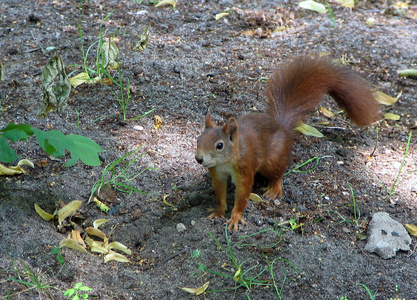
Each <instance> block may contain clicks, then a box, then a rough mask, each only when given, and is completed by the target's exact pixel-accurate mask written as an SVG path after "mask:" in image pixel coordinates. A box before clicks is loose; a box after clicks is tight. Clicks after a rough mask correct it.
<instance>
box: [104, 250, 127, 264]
mask: <svg viewBox="0 0 417 300" xmlns="http://www.w3.org/2000/svg"><path fill="white" fill-rule="evenodd" d="M111 260H115V261H118V262H130V260H128V259H127V258H126V257H125V256H124V255H122V254H119V253H116V252H112V253H109V254H107V255H106V256H104V262H108V261H111Z"/></svg>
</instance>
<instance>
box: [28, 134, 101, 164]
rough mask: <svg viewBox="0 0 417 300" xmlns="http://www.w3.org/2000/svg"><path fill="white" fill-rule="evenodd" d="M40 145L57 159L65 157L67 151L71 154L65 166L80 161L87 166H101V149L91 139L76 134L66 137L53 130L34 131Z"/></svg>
mask: <svg viewBox="0 0 417 300" xmlns="http://www.w3.org/2000/svg"><path fill="white" fill-rule="evenodd" d="M33 130H34V132H35V134H36V138H37V139H38V142H39V145H40V146H41V147H42V149H44V150H45V151H46V152H47V153H48V154H52V155H54V156H55V157H61V156H64V155H65V150H68V151H69V152H70V153H71V159H70V160H69V161H68V162H67V163H66V164H65V166H66V167H71V166H73V165H74V164H75V163H76V162H77V161H78V160H79V159H80V160H81V161H82V162H83V163H84V164H86V165H89V166H99V165H100V159H99V157H98V153H99V152H101V151H102V149H101V147H100V146H99V145H98V144H97V143H96V142H94V141H92V140H91V139H89V138H87V137H85V136H82V135H76V134H69V135H64V134H63V133H62V132H61V131H58V130H51V131H46V132H43V131H41V130H39V129H35V128H34V129H33Z"/></svg>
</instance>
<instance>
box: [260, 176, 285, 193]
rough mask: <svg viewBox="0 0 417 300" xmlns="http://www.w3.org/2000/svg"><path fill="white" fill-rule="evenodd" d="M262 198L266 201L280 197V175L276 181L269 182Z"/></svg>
mask: <svg viewBox="0 0 417 300" xmlns="http://www.w3.org/2000/svg"><path fill="white" fill-rule="evenodd" d="M264 197H266V198H268V199H275V198H277V197H279V198H281V197H282V175H281V176H280V177H279V178H277V179H274V180H270V181H269V185H268V189H267V190H266V192H265V193H264Z"/></svg>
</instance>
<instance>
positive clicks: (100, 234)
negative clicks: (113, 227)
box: [85, 227, 107, 240]
mask: <svg viewBox="0 0 417 300" xmlns="http://www.w3.org/2000/svg"><path fill="white" fill-rule="evenodd" d="M85 232H87V233H88V234H91V235H94V236H97V237H99V238H101V239H103V240H104V239H106V238H107V236H106V235H105V234H104V232H103V231H101V230H100V229H97V228H94V227H87V228H86V229H85Z"/></svg>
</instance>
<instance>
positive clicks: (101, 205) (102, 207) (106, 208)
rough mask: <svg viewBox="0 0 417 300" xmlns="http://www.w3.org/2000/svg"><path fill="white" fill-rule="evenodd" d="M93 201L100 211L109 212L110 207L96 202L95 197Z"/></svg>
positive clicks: (98, 201)
mask: <svg viewBox="0 0 417 300" xmlns="http://www.w3.org/2000/svg"><path fill="white" fill-rule="evenodd" d="M93 201H94V202H95V203H96V204H97V206H98V207H99V208H100V210H101V211H104V212H108V211H109V210H110V207H108V206H107V205H106V204H104V203H103V202H101V201H100V200H98V199H97V197H94V198H93Z"/></svg>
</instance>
